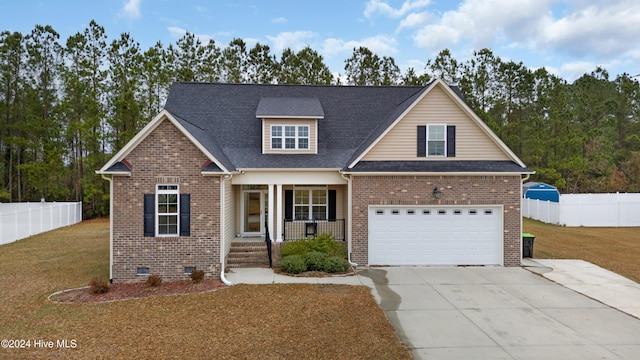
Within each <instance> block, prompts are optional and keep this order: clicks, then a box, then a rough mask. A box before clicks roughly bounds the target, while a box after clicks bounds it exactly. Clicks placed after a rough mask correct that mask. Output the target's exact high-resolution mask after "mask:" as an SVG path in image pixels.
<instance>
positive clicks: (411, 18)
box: [397, 11, 431, 31]
mask: <svg viewBox="0 0 640 360" xmlns="http://www.w3.org/2000/svg"><path fill="white" fill-rule="evenodd" d="M429 19H431V14H429V13H428V12H426V11H425V12H419V13H415V12H414V13H411V14H409V15H407V17H405V18H404V19H402V20H401V21H400V25H399V26H398V30H397V31H400V30H402V29H404V28H415V27H418V26H421V25H424V24H426V23H427V22H428V21H429Z"/></svg>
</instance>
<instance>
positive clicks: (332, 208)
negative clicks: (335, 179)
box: [329, 190, 336, 221]
mask: <svg viewBox="0 0 640 360" xmlns="http://www.w3.org/2000/svg"><path fill="white" fill-rule="evenodd" d="M329 220H333V221H335V220H336V191H335V190H329Z"/></svg>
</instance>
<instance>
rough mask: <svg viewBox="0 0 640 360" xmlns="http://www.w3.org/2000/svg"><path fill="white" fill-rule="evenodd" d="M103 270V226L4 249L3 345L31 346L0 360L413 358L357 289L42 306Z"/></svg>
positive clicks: (0, 250)
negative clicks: (37, 344) (39, 344)
mask: <svg viewBox="0 0 640 360" xmlns="http://www.w3.org/2000/svg"><path fill="white" fill-rule="evenodd" d="M108 264H109V222H108V220H106V219H99V220H91V221H84V222H82V223H80V224H77V225H73V226H70V227H66V228H63V229H58V230H54V231H51V232H48V233H44V234H40V235H37V236H34V237H31V238H28V239H24V240H19V241H18V242H15V243H12V244H8V245H4V246H0V300H1V301H0V339H23V340H30V341H31V348H30V349H11V350H10V349H1V348H0V358H30V359H31V358H47V359H52V358H65V359H67V358H78V359H87V358H105V359H111V358H117V359H145V358H153V359H157V358H196V359H198V358H215V359H232V358H233V359H235V358H245V359H254V358H260V359H269V358H274V359H275V358H278V359H283V358H296V359H336V358H351V359H370V358H378V359H380V358H387V359H409V358H411V355H410V352H409V350H408V349H407V348H406V347H405V346H404V345H403V344H402V343H401V342H400V340H399V339H398V338H397V336H396V333H395V329H394V328H393V327H392V326H391V324H390V323H389V321H388V320H387V318H386V316H385V314H384V312H383V310H382V309H380V307H379V306H378V305H377V304H376V302H375V300H374V299H373V297H372V295H371V292H370V290H369V289H368V288H367V287H361V286H344V285H310V284H301V285H298V284H293V285H292V284H287V285H235V286H232V287H227V288H224V289H221V290H218V291H215V292H210V293H202V294H193V295H185V296H164V297H152V298H146V299H139V300H125V301H119V302H112V303H101V304H89V303H84V304H56V303H52V302H49V301H48V300H47V296H48V295H49V294H51V293H53V292H55V291H58V290H63V289H69V288H75V287H81V286H85V285H86V284H87V283H88V282H89V281H90V280H91V279H92V278H94V277H102V278H107V277H108V274H109V269H108ZM35 340H45V341H53V342H54V345H57V344H55V343H56V341H57V340H69V342H68V344H70V345H71V344H74V347H75V348H70V349H65V348H55V349H43V348H39V349H35V348H34V341H35ZM71 340H74V342H71Z"/></svg>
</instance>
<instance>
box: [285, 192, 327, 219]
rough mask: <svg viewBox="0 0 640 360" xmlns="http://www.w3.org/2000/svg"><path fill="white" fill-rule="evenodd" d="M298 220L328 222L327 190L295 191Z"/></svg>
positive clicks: (295, 209) (295, 208)
mask: <svg viewBox="0 0 640 360" xmlns="http://www.w3.org/2000/svg"><path fill="white" fill-rule="evenodd" d="M293 208H294V216H295V219H296V220H327V209H328V207H327V189H295V191H294V205H293Z"/></svg>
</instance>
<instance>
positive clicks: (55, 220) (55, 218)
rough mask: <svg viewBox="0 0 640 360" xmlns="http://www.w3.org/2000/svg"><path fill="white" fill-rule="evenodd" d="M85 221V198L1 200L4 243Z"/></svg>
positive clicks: (0, 229)
mask: <svg viewBox="0 0 640 360" xmlns="http://www.w3.org/2000/svg"><path fill="white" fill-rule="evenodd" d="M80 221H82V202H49V203H39V202H37V203H8V204H0V245H4V244H8V243H10V242H14V241H16V240H20V239H24V238H26V237H29V236H31V235H35V234H39V233H42V232H45V231H49V230H53V229H57V228H60V227H63V226H67V225H72V224H76V223H79V222H80Z"/></svg>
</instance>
